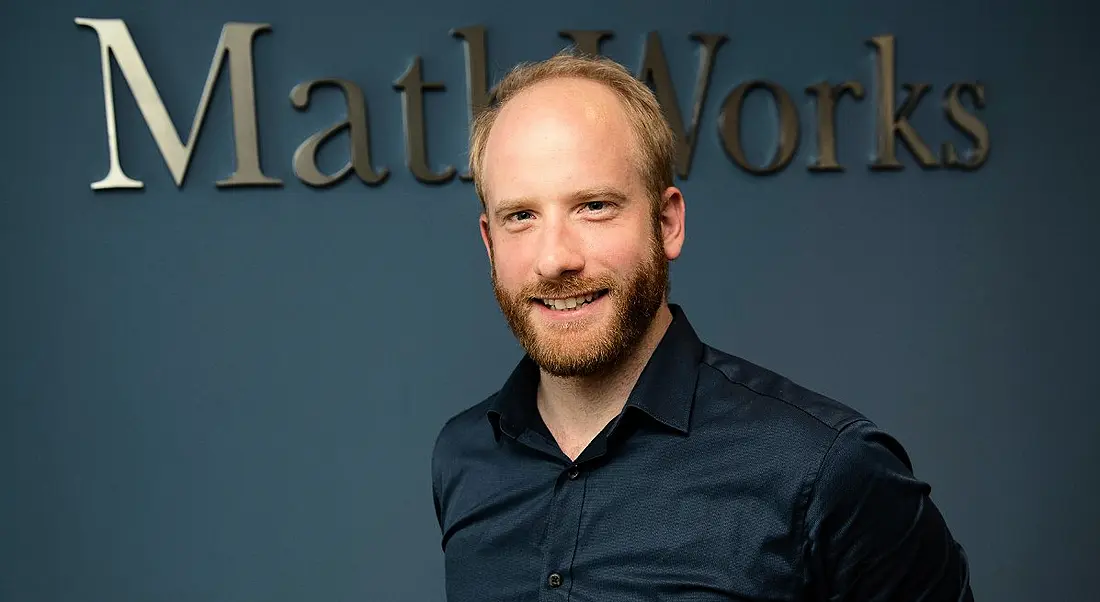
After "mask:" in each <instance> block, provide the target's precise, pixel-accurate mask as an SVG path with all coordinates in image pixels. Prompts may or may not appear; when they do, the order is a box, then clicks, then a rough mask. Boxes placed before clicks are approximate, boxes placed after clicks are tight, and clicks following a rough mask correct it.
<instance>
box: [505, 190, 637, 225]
mask: <svg viewBox="0 0 1100 602" xmlns="http://www.w3.org/2000/svg"><path fill="white" fill-rule="evenodd" d="M569 198H570V199H571V200H572V201H573V202H577V203H583V202H586V201H593V200H597V199H608V200H613V201H615V202H618V203H625V202H626V200H627V196H626V194H624V193H623V192H622V191H621V190H619V189H618V188H614V187H611V186H594V187H592V188H583V189H581V190H578V191H576V192H574V193H573V194H571V195H569ZM533 204H535V199H534V198H532V197H517V198H514V199H504V200H502V201H499V202H498V203H497V207H496V210H495V211H493V215H494V216H495V217H496V218H497V219H502V218H504V217H507V216H508V215H509V214H512V213H515V212H516V211H522V210H523V209H525V208H527V207H530V206H531V205H533Z"/></svg>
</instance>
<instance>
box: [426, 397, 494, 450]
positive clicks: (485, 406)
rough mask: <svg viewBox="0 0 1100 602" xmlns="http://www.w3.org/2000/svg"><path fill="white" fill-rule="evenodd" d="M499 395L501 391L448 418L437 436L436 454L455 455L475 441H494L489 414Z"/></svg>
mask: <svg viewBox="0 0 1100 602" xmlns="http://www.w3.org/2000/svg"><path fill="white" fill-rule="evenodd" d="M498 393H499V391H494V392H493V393H492V394H490V395H489V396H488V397H486V398H484V399H482V400H481V401H479V402H477V403H476V404H474V405H471V406H468V407H466V408H465V409H463V410H461V411H459V412H458V413H456V414H454V415H452V416H451V417H450V418H448V419H447V420H446V421H445V422H444V423H443V426H442V427H440V429H439V433H438V434H437V435H436V440H435V453H436V454H440V453H445V454H453V453H454V452H457V451H459V450H461V449H463V448H468V447H469V446H470V445H471V443H472V442H475V441H479V440H480V441H485V440H488V441H490V442H491V441H494V438H493V426H492V423H491V422H490V421H489V418H488V412H489V410H490V409H491V408H492V407H493V402H494V401H495V400H496V397H497V394H498Z"/></svg>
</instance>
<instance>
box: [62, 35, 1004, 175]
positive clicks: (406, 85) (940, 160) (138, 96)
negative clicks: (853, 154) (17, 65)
mask: <svg viewBox="0 0 1100 602" xmlns="http://www.w3.org/2000/svg"><path fill="white" fill-rule="evenodd" d="M75 22H76V24H77V25H78V26H81V27H86V28H90V29H92V30H94V31H95V33H96V35H97V36H98V39H99V50H100V68H101V70H102V74H103V99H104V107H105V109H106V117H107V130H106V131H107V148H108V151H109V155H108V156H109V165H108V170H107V175H105V176H104V177H103V178H102V179H100V180H98V181H95V182H93V183H92V184H91V187H92V189H94V190H111V189H125V188H142V187H144V183H143V182H141V181H139V180H136V179H134V178H131V177H130V176H128V175H127V174H126V172H125V171H123V168H122V163H121V161H120V160H119V154H118V126H117V124H116V121H115V104H114V98H115V86H114V81H113V80H112V77H111V73H112V70H111V57H114V60H115V63H116V64H117V65H118V67H119V70H120V71H121V72H122V74H123V76H124V79H125V81H126V85H127V86H128V87H129V90H130V93H131V94H132V95H133V97H134V99H135V100H136V101H137V105H138V108H139V109H140V111H141V115H142V117H143V118H144V120H145V123H146V125H147V126H148V127H149V131H150V132H151V133H152V135H153V139H154V140H155V141H156V145H157V148H158V150H159V151H160V154H161V157H162V158H163V159H164V162H165V163H166V164H167V166H168V170H169V172H170V173H171V175H172V179H173V181H174V182H175V184H176V186H177V187H181V186H183V182H184V179H185V177H186V175H187V168H188V165H189V164H190V162H191V157H192V154H193V151H194V148H195V141H196V140H197V139H198V135H199V132H200V131H201V129H202V127H203V121H204V118H205V116H206V110H207V108H208V107H209V105H210V99H211V96H212V94H213V91H214V86H215V85H216V83H217V81H218V78H219V75H220V73H221V70H222V68H223V67H225V66H226V64H228V69H229V88H230V95H231V97H232V103H231V106H232V113H233V140H234V160H235V169H234V171H233V172H232V173H231V174H230V175H229V177H227V178H225V179H222V180H218V181H217V182H215V185H216V186H218V187H223V188H225V187H242V186H282V185H283V181H282V180H281V179H279V178H277V177H274V176H271V175H269V174H266V173H264V171H263V169H262V168H261V165H262V163H261V161H260V148H259V143H258V131H257V129H258V125H257V119H256V85H255V77H254V58H253V41H254V40H255V38H256V36H257V34H259V33H261V32H266V31H271V25H269V24H266V23H236V22H231V23H226V24H225V25H224V26H223V27H222V31H221V37H220V38H219V39H218V43H217V46H216V47H215V48H214V57H213V60H212V61H211V63H210V69H209V72H208V73H207V78H206V84H205V85H204V87H203V90H202V95H201V96H200V99H199V106H198V108H197V109H196V111H195V117H194V121H193V122H192V125H191V129H190V131H189V132H188V133H187V140H186V142H184V140H183V138H182V137H181V136H180V134H179V132H178V131H177V130H176V128H175V126H174V125H173V123H172V120H171V118H170V117H169V115H168V111H167V109H166V108H165V106H164V102H163V100H162V99H161V96H160V93H159V92H158V90H157V88H156V86H155V85H154V83H153V79H152V77H151V76H150V74H149V70H148V69H147V68H146V66H145V62H144V61H143V60H142V58H141V54H140V53H139V52H138V49H137V46H136V45H135V44H134V40H133V38H132V37H131V36H130V31H129V29H128V27H127V26H126V23H125V22H124V21H122V20H121V19H88V18H77V19H75ZM450 35H451V36H453V37H454V38H455V39H457V40H459V41H460V42H461V43H462V45H463V47H464V52H465V62H466V93H467V96H466V102H467V115H468V117H470V118H472V117H473V116H474V115H476V114H477V112H478V111H480V110H482V109H483V108H484V107H485V106H487V105H488V103H489V101H490V94H491V90H490V87H489V77H488V71H487V67H486V65H487V63H488V58H487V53H486V38H487V33H486V29H485V27H484V26H481V25H476V26H470V27H462V28H456V29H454V30H452V31H451V32H450ZM558 35H559V36H561V37H562V38H564V39H566V40H569V41H570V42H571V43H572V44H573V45H574V46H576V47H577V48H578V49H580V50H582V51H584V52H588V53H591V54H599V53H600V50H601V44H602V42H603V41H604V40H607V39H609V38H612V37H613V36H614V32H612V31H611V30H579V31H578V30H567V31H561V32H558ZM690 38H691V40H693V41H694V42H695V43H696V44H697V45H698V49H699V52H698V56H699V65H698V71H697V72H696V75H695V89H694V93H693V95H692V101H691V102H692V106H691V110H690V112H689V114H690V119H689V120H688V121H687V122H686V123H685V121H684V117H683V115H684V112H683V111H681V109H680V104H679V101H678V100H677V94H676V90H675V88H674V87H673V83H672V82H673V80H672V75H671V71H670V69H669V65H668V61H667V60H666V58H665V52H664V48H663V47H662V43H661V38H660V36H658V34H657V33H656V32H650V33H649V34H648V35H647V36H646V39H645V42H644V46H643V49H642V64H641V67H640V68H639V70H638V73H637V74H636V75H637V77H638V78H639V79H641V80H642V81H645V82H646V83H647V84H648V85H649V86H650V87H652V89H653V90H654V92H655V93H656V95H657V98H658V100H659V101H660V102H661V106H662V108H663V109H664V112H665V115H666V117H667V118H668V120H669V121H670V123H671V124H672V128H673V131H674V132H675V134H676V138H677V142H678V149H677V151H678V152H677V159H676V166H675V168H676V174H677V176H679V177H680V178H682V179H687V177H688V176H689V174H690V172H691V163H692V159H693V156H694V154H695V147H696V143H697V142H698V139H699V127H700V125H701V124H700V119H701V116H702V114H703V108H704V106H705V103H706V99H707V96H708V91H709V89H710V82H711V74H712V72H713V70H714V64H715V61H716V58H717V56H718V53H719V51H720V50H721V48H722V47H723V45H724V43H725V42H726V41H727V40H728V38H727V36H726V35H724V34H720V33H693V34H691V35H690ZM867 44H868V45H869V47H871V48H872V49H873V50H874V52H875V64H876V69H875V71H876V73H875V84H874V85H875V98H876V102H875V109H874V111H875V112H874V115H875V124H876V125H875V148H874V156H873V160H872V161H871V162H870V163H869V164H868V165H867V168H869V169H871V170H875V171H896V170H901V169H904V165H903V163H902V161H901V160H900V159H899V157H898V145H897V142H898V141H900V142H901V143H902V146H904V147H905V149H906V150H907V151H908V152H909V154H910V155H911V156H912V158H913V160H914V161H915V162H916V164H917V165H918V166H920V167H921V168H924V169H935V168H941V167H942V168H949V169H959V170H965V171H972V170H976V169H978V168H980V167H981V166H982V165H984V164H985V162H986V160H987V159H988V157H989V129H988V128H987V127H986V125H985V123H983V122H982V120H981V119H980V118H979V116H978V115H977V113H976V111H977V110H980V109H982V108H984V107H985V96H986V95H985V87H984V86H983V85H982V84H981V83H979V82H976V81H975V82H952V83H950V84H949V85H947V87H946V89H945V90H944V93H943V99H942V112H943V116H944V119H945V120H946V121H947V122H948V123H949V124H950V125H951V127H952V128H954V129H955V130H956V131H958V132H959V133H961V134H963V135H964V136H966V137H967V138H968V139H969V141H970V144H971V147H970V148H968V149H966V150H965V151H961V150H959V149H956V148H955V146H954V145H953V144H952V143H951V142H944V143H943V144H942V145H941V147H940V150H941V152H940V154H939V155H937V154H936V152H935V151H934V150H933V147H932V146H929V143H928V142H927V141H926V140H925V139H924V138H922V137H921V136H920V134H919V133H918V132H917V130H916V128H915V127H914V125H913V124H912V123H911V122H910V119H911V118H912V116H913V114H914V112H915V111H916V110H917V108H918V107H919V106H920V103H921V100H922V99H924V98H925V97H926V96H927V95H928V93H929V92H930V91H931V90H932V85H931V84H928V83H908V82H903V83H901V85H900V87H901V88H902V89H904V90H905V97H904V99H902V100H901V101H900V103H899V101H898V99H897V89H898V82H897V73H896V66H895V62H896V60H895V57H896V48H895V39H894V37H893V36H890V35H881V36H875V37H873V38H871V39H870V40H867ZM319 87H334V88H337V89H339V90H340V91H341V92H342V93H343V96H344V102H345V104H346V109H347V113H346V115H347V116H346V118H345V119H344V120H343V121H341V122H339V123H336V124H334V125H332V126H330V127H328V128H326V129H324V130H322V131H320V132H317V133H315V134H313V135H312V136H310V137H309V138H307V139H306V140H305V141H303V142H302V143H301V145H300V146H299V147H298V149H297V150H296V151H295V152H294V156H293V158H292V161H291V164H292V166H293V170H294V175H295V176H297V178H298V179H299V180H300V181H302V182H303V183H305V184H307V185H309V186H313V187H319V188H321V187H328V186H333V185H335V184H337V183H339V182H341V181H343V180H344V179H346V178H347V177H348V176H349V175H350V174H352V173H354V174H355V176H356V177H358V178H359V179H360V180H361V181H362V182H363V183H364V184H366V185H368V186H379V185H381V184H383V183H384V182H385V181H386V180H387V179H388V177H389V175H390V173H391V170H390V168H389V167H385V166H376V165H374V164H373V163H372V161H371V152H370V149H371V145H370V139H371V138H370V120H369V113H368V108H367V100H366V98H365V97H364V94H363V91H362V90H361V89H360V88H359V86H357V85H356V84H355V83H354V82H351V81H348V80H345V79H334V78H330V79H318V80H311V81H306V82H302V83H299V84H298V85H296V86H294V88H293V89H292V90H291V91H290V103H291V105H292V106H293V107H294V108H295V109H298V110H301V111H304V110H308V109H309V103H310V95H311V93H312V92H313V90H315V89H316V88H319ZM393 87H394V89H395V91H397V92H398V94H399V95H400V98H401V106H402V111H403V122H404V128H403V130H404V134H405V166H406V168H407V169H408V170H409V171H410V172H411V173H412V175H413V176H414V177H415V178H416V179H417V180H418V181H419V182H422V183H425V184H442V183H445V182H449V181H451V180H453V179H454V178H455V177H456V176H457V177H458V178H459V179H461V180H463V181H468V180H469V179H470V177H469V174H468V173H459V172H458V170H457V168H456V167H455V166H453V165H448V166H446V167H444V168H443V169H442V170H440V171H433V170H432V168H431V167H430V163H429V161H428V149H427V135H426V127H427V126H426V122H425V117H424V94H425V93H427V92H429V91H443V90H444V89H445V87H444V85H443V84H442V83H439V82H429V81H425V79H424V74H423V67H422V63H421V59H420V57H419V56H416V57H414V58H413V59H412V61H411V63H410V64H409V66H408V67H407V69H406V70H405V72H404V73H403V74H402V75H401V76H400V77H399V78H398V79H397V80H396V81H395V82H394V84H393ZM753 93H766V94H767V96H768V97H769V98H770V99H771V101H772V102H773V103H774V106H775V108H776V109H777V114H778V128H777V129H778V132H779V135H778V137H777V140H776V141H775V142H774V148H773V152H772V154H771V159H770V160H769V161H768V163H767V164H765V165H753V164H751V163H750V162H749V160H748V159H747V157H746V155H745V151H744V148H743V146H742V140H741V112H742V107H743V105H744V102H745V99H746V98H747V97H748V96H749V95H750V94H753ZM805 93H806V94H807V95H808V96H810V97H812V98H813V100H814V103H815V105H816V119H815V122H816V123H815V132H816V136H815V138H814V139H813V140H814V143H815V144H816V152H815V153H814V161H813V163H811V164H810V165H808V166H807V169H808V170H810V171H811V172H841V171H844V170H845V167H844V166H843V165H841V164H840V163H839V162H838V160H837V150H836V149H837V131H836V113H837V106H838V103H840V102H841V101H842V99H844V98H845V97H846V96H850V97H851V99H852V100H851V101H850V102H860V101H862V100H863V98H864V96H865V91H864V86H863V84H862V83H860V82H858V81H845V82H841V83H836V84H834V83H830V82H828V81H821V82H817V83H815V84H813V85H810V86H809V87H807V88H806V89H805ZM964 97H968V98H969V101H970V105H971V107H972V108H971V109H968V108H967V106H966V105H965V104H964V102H963V100H964ZM899 105H900V106H899ZM720 107H721V109H720V112H719V116H718V123H717V131H718V135H719V138H720V140H721V143H722V147H723V148H724V149H725V151H726V154H727V155H728V157H729V158H730V159H731V161H732V162H733V163H734V164H735V165H737V166H738V167H739V168H741V169H742V170H744V171H745V172H747V173H750V174H754V175H769V174H775V173H778V172H780V171H783V170H784V169H787V168H788V167H789V166H790V163H791V160H792V159H793V157H794V155H795V153H796V152H797V150H798V147H799V145H800V144H801V141H802V139H803V136H802V124H801V123H800V122H799V118H798V111H797V107H796V104H795V100H794V98H793V97H792V96H791V94H790V92H788V91H787V90H786V89H784V88H783V87H782V86H781V85H779V84H778V83H776V82H772V81H766V80H752V81H747V82H743V83H741V84H739V85H737V86H736V87H735V88H733V89H732V90H731V91H729V93H727V95H726V96H725V98H724V99H723V100H722V102H721V105H720ZM345 129H346V130H348V133H349V136H348V138H349V141H350V142H349V143H350V147H351V148H350V149H349V160H348V163H347V164H345V165H344V166H343V167H342V168H341V169H339V170H337V171H336V172H335V173H332V174H326V173H323V172H322V171H321V170H320V169H319V168H318V167H317V163H316V155H317V152H318V150H319V148H320V147H321V145H323V144H324V143H325V142H326V141H327V140H329V139H330V138H331V137H332V136H334V135H335V134H337V133H340V132H342V131H344V130H345Z"/></svg>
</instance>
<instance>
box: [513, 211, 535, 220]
mask: <svg viewBox="0 0 1100 602" xmlns="http://www.w3.org/2000/svg"><path fill="white" fill-rule="evenodd" d="M530 217H531V212H530V211H517V212H515V213H513V214H512V216H511V219H513V220H515V221H520V220H525V219H528V218H530Z"/></svg>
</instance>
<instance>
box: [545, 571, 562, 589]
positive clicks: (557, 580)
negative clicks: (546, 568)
mask: <svg viewBox="0 0 1100 602" xmlns="http://www.w3.org/2000/svg"><path fill="white" fill-rule="evenodd" d="M547 582H548V583H549V584H550V587H561V575H559V574H557V573H550V578H549V579H547Z"/></svg>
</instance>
